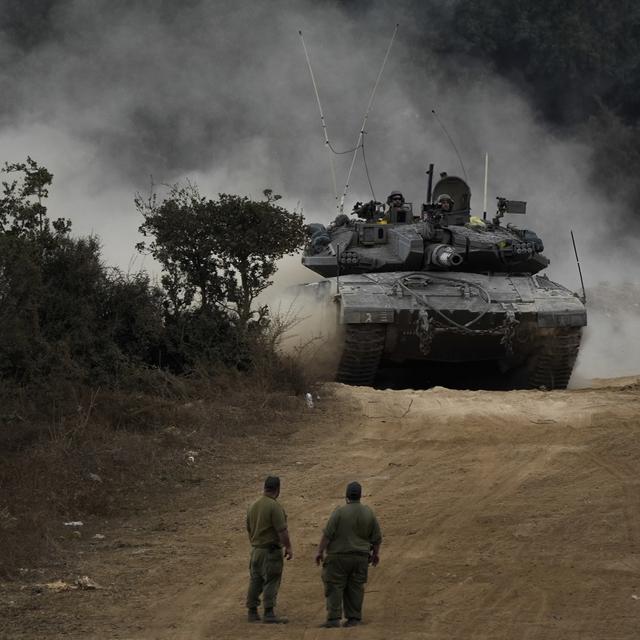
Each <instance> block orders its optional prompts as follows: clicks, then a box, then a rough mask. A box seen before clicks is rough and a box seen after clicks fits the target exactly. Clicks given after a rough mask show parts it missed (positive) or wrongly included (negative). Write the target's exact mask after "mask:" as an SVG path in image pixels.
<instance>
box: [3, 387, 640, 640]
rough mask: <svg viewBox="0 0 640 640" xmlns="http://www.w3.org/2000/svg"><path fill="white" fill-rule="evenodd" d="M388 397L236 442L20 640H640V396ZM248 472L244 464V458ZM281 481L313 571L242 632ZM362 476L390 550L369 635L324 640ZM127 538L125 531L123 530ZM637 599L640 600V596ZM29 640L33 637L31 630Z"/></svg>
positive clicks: (381, 394)
mask: <svg viewBox="0 0 640 640" xmlns="http://www.w3.org/2000/svg"><path fill="white" fill-rule="evenodd" d="M601 384H602V385H603V386H601V387H599V388H597V389H586V390H578V391H566V392H550V393H546V392H539V391H530V392H508V393H496V392H464V391H449V390H446V389H434V390H430V391H375V390H372V389H368V388H360V389H351V388H348V387H342V386H336V387H335V395H336V400H334V401H332V402H331V405H332V407H334V409H333V410H332V411H326V412H324V411H323V409H322V407H323V403H324V402H328V401H321V402H320V409H319V410H318V420H317V423H316V424H315V425H314V426H313V427H311V428H307V429H305V430H304V431H297V432H296V433H295V434H294V435H293V436H292V437H290V438H288V439H287V440H286V441H285V442H280V441H278V440H276V439H275V438H273V437H271V438H269V437H266V438H265V439H261V440H260V441H258V440H253V441H250V442H237V443H236V447H235V448H234V449H233V450H232V455H230V456H227V459H226V460H225V461H223V462H221V463H220V464H219V473H218V474H217V475H218V476H219V477H218V478H208V480H207V481H206V482H205V483H203V484H202V486H200V487H199V488H198V489H197V490H194V491H193V492H192V495H191V496H190V497H189V498H188V499H187V498H185V502H184V503H182V504H181V503H171V504H170V505H166V506H165V507H163V508H161V507H155V506H154V507H153V508H151V509H150V510H149V511H148V512H147V513H143V514H141V515H140V517H139V518H138V519H137V520H136V521H135V522H133V523H132V522H129V523H128V526H129V528H128V529H122V527H120V528H118V527H117V526H115V525H112V527H111V530H110V532H109V536H108V539H110V540H115V542H114V543H113V544H105V546H104V547H102V548H98V549H95V548H94V549H92V550H90V549H86V548H84V549H79V550H84V553H83V554H82V555H81V556H78V561H77V566H76V567H74V568H75V569H76V570H77V571H78V572H81V573H87V574H89V575H91V576H92V577H93V578H94V579H96V580H97V581H98V582H100V583H102V584H104V585H105V586H107V587H108V588H107V589H105V590H103V591H98V592H91V593H89V592H78V591H75V592H70V593H62V594H43V595H42V596H41V597H40V598H41V599H40V601H39V604H38V606H37V607H33V606H32V607H31V608H29V607H28V606H27V604H28V603H27V601H21V602H19V603H17V604H16V605H15V607H22V612H21V616H16V617H15V619H14V618H11V622H10V623H8V624H7V625H6V626H5V635H3V637H15V638H18V637H51V638H54V637H66V638H69V637H71V638H75V637H77V638H80V637H82V638H87V637H91V638H132V639H134V638H135V639H140V640H142V639H145V640H146V639H152V638H153V639H165V638H167V639H168V638H178V639H183V638H184V639H200V638H217V639H221V640H222V639H227V638H228V639H231V638H234V639H235V638H246V637H249V636H250V635H251V637H258V638H264V639H265V640H270V639H272V638H304V639H307V640H311V639H313V638H325V637H327V635H332V636H343V635H344V634H348V635H349V637H350V638H368V639H383V638H389V639H390V638H403V639H413V638H425V639H426V638H477V639H480V638H487V639H489V638H491V639H498V638H504V639H512V638H518V639H520V638H523V639H534V638H536V639H537V638H539V639H543V638H544V639H548V638H563V639H564V638H576V639H577V638H580V639H581V640H588V639H591V638H593V639H596V638H597V639H602V638H607V639H612V640H613V639H617V638H625V639H631V638H636V637H637V636H638V629H639V628H640V491H639V488H640V474H639V471H640V388H639V387H638V385H633V384H631V385H627V386H606V383H601ZM231 457H233V458H234V459H230V458H231ZM271 471H276V472H278V473H279V474H280V475H281V476H282V478H283V494H282V497H281V500H282V502H283V504H284V505H285V507H286V509H287V511H288V513H289V518H290V529H291V533H292V538H293V542H294V548H295V551H296V558H295V559H294V560H293V561H292V562H290V563H287V566H286V568H285V576H284V582H283V586H282V589H281V594H280V607H279V610H280V611H281V612H282V613H284V614H287V615H288V616H289V617H290V619H291V623H290V624H289V625H287V626H283V627H277V628H273V627H268V626H266V625H254V626H249V625H247V623H245V622H244V614H245V612H244V609H243V603H244V594H245V589H246V585H247V575H246V574H247V558H248V544H247V541H246V538H245V533H244V531H243V518H244V512H245V509H246V505H247V504H248V502H249V501H250V500H251V499H252V497H254V495H255V494H256V493H257V491H258V489H259V484H260V481H261V479H262V477H263V476H264V475H265V474H266V473H268V472H271ZM352 479H358V480H360V481H361V482H362V484H363V486H364V491H365V494H366V498H365V500H366V501H367V502H368V503H369V504H371V505H373V506H374V508H375V509H376V511H377V513H378V516H379V518H380V520H381V524H382V527H383V534H384V536H385V540H384V544H383V549H382V561H381V565H380V566H379V567H378V568H376V569H372V570H371V572H370V582H369V583H368V587H367V596H366V601H365V619H366V624H365V625H363V626H362V627H361V628H359V629H348V630H347V629H345V630H323V629H318V628H317V625H318V624H319V623H320V622H321V621H322V620H323V618H324V603H323V599H322V586H321V582H320V577H319V571H318V570H317V569H316V567H315V566H314V565H313V551H314V548H315V544H316V543H317V540H318V537H319V535H320V527H321V525H322V524H323V523H324V521H325V519H326V517H327V516H328V514H329V513H330V512H331V510H332V508H333V507H334V506H335V505H337V504H339V503H340V502H341V496H342V492H343V489H344V486H345V484H346V483H347V482H348V481H349V480H352ZM122 526H124V524H123V525H122ZM633 596H636V597H637V599H636V598H634V597H633ZM27 626H29V629H30V630H31V635H30V634H29V629H27Z"/></svg>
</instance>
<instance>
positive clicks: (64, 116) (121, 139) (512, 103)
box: [0, 0, 640, 378]
mask: <svg viewBox="0 0 640 640" xmlns="http://www.w3.org/2000/svg"><path fill="white" fill-rule="evenodd" d="M33 4H34V7H35V8H40V9H41V13H42V15H41V16H40V17H41V22H42V23H43V24H44V27H42V28H41V31H40V32H39V37H38V38H32V39H25V38H24V37H20V31H19V30H18V29H16V28H15V25H13V26H12V25H11V24H10V23H7V24H4V26H3V28H2V30H1V31H0V50H1V51H2V52H3V54H4V57H5V59H6V60H8V61H9V64H7V65H5V66H4V67H3V69H2V71H0V88H2V93H3V95H4V96H5V98H6V99H5V100H4V101H3V104H2V106H0V148H1V149H2V152H3V153H2V156H3V157H2V160H7V161H18V160H21V159H23V158H24V157H25V156H26V155H31V156H32V157H34V158H35V159H36V160H38V162H40V163H42V164H44V165H46V166H47V167H48V168H49V169H50V170H51V171H52V172H53V173H54V175H55V179H54V187H53V189H52V197H51V202H50V212H51V214H52V216H53V217H58V216H66V217H69V218H71V219H72V221H73V223H74V231H75V232H76V233H78V234H87V233H95V234H97V235H98V236H100V238H101V240H102V243H103V254H104V257H105V260H106V262H107V263H110V264H116V265H119V266H121V267H124V268H134V269H136V268H141V267H142V268H148V269H150V270H152V271H153V270H154V269H155V268H156V266H155V265H154V264H153V263H152V262H150V261H149V260H148V259H147V260H145V259H144V258H142V257H140V256H139V255H138V254H136V252H135V250H134V246H135V244H136V242H137V241H138V239H139V238H138V234H137V227H138V225H139V223H140V220H139V219H138V217H137V214H136V212H135V210H134V207H133V195H134V193H135V192H137V191H141V192H144V191H146V190H147V189H148V187H149V183H150V180H151V176H152V179H153V181H154V182H155V183H156V184H162V183H169V184H170V183H173V182H176V181H179V180H183V179H186V178H188V179H190V180H192V181H194V182H196V183H197V184H198V185H199V187H200V189H201V191H202V192H203V193H205V194H210V195H215V194H216V193H218V192H227V193H241V194H247V195H250V196H255V197H257V196H259V195H260V194H261V192H262V190H263V189H264V188H266V187H270V188H273V189H274V190H275V191H276V192H277V193H280V194H282V195H283V201H282V202H283V204H284V205H285V206H287V207H289V208H298V209H301V210H302V211H303V213H304V215H305V217H306V218H307V219H308V220H310V221H311V220H318V221H321V222H328V221H330V220H331V219H332V218H333V217H334V216H335V214H336V210H335V200H334V196H335V194H334V193H333V189H332V184H331V178H330V172H329V157H328V154H327V149H326V147H325V145H324V144H323V137H322V132H321V128H320V119H319V116H318V112H317V106H316V103H315V97H314V94H313V89H312V86H311V81H310V78H309V73H308V69H307V67H306V62H305V59H304V54H303V50H302V47H301V44H300V40H299V36H298V30H299V29H302V31H303V33H304V37H305V42H306V44H307V47H308V48H309V52H310V55H311V61H312V64H313V66H314V72H315V75H316V79H317V81H318V85H319V90H320V95H321V98H322V102H323V106H324V111H325V116H326V121H327V124H328V128H329V136H330V138H331V140H332V142H333V144H334V146H335V147H337V148H338V149H348V148H350V147H352V146H353V144H354V142H355V140H356V138H357V135H358V131H359V127H360V125H361V122H362V117H363V114H364V110H365V108H366V105H367V102H368V98H369V94H370V91H371V88H372V86H373V83H374V81H375V78H376V75H377V73H378V71H379V68H380V64H381V62H382V58H383V56H384V51H385V49H386V46H387V44H388V41H389V38H390V37H391V34H392V31H393V27H394V25H395V23H399V24H400V29H399V32H398V37H397V40H396V42H395V44H394V48H393V50H392V52H391V56H390V58H389V62H388V64H387V68H386V69H385V72H384V75H383V77H382V81H381V84H380V87H379V89H378V93H377V96H376V100H375V103H374V107H373V110H372V112H371V114H370V117H369V121H368V124H367V129H366V135H365V149H366V159H367V165H368V169H369V173H370V176H371V179H372V184H373V191H374V193H373V194H372V193H371V190H370V188H369V184H368V181H367V177H366V174H365V170H364V165H363V163H362V158H361V157H360V158H359V161H358V162H357V164H356V169H355V171H354V174H353V177H352V180H351V187H350V191H349V196H348V197H347V200H346V209H347V210H349V209H350V207H351V205H352V204H353V202H355V201H356V200H367V199H371V197H372V195H375V197H376V198H377V199H379V200H381V199H384V198H385V196H386V194H387V193H388V192H389V191H391V190H393V189H400V190H402V191H403V192H404V193H405V196H406V198H407V200H409V201H413V202H414V203H420V202H422V201H423V200H424V194H425V190H426V179H425V170H426V168H427V166H428V163H429V162H434V163H435V164H436V171H437V172H438V171H447V172H448V173H450V174H461V173H465V172H466V174H467V175H468V178H469V182H470V184H471V189H472V193H473V196H472V207H473V208H474V212H475V213H477V214H478V213H481V207H482V188H483V173H484V166H483V162H484V154H485V153H488V154H489V159H490V172H489V190H488V191H489V193H488V196H489V197H488V202H489V209H490V210H489V214H491V213H492V212H493V210H494V207H493V206H492V204H495V198H496V197H497V196H505V197H509V198H514V199H521V200H526V201H527V202H528V210H529V213H528V214H527V215H526V217H525V218H524V219H523V217H522V216H508V217H509V218H511V219H509V220H507V221H508V222H513V223H515V224H517V225H519V226H527V227H530V228H532V229H534V230H536V231H538V232H539V234H540V235H541V236H542V237H543V239H544V241H545V245H546V254H547V255H548V257H549V258H550V259H551V261H552V264H551V267H550V269H549V275H550V277H551V278H553V279H555V280H558V281H559V282H562V283H563V284H565V285H566V286H568V287H570V288H572V289H574V290H577V289H578V287H579V279H578V273H577V269H576V266H575V258H574V255H573V249H572V247H571V241H570V235H569V232H570V230H571V229H573V230H574V231H575V234H576V240H577V242H578V247H579V249H580V259H581V263H582V267H583V272H584V275H585V279H586V282H587V285H588V286H593V285H595V284H597V283H598V282H600V281H603V280H606V281H608V282H610V283H614V284H617V283H621V282H622V281H624V280H626V279H628V277H629V274H633V273H638V272H639V271H638V266H640V255H639V251H638V248H637V246H638V243H637V242H635V239H634V238H630V237H626V236H625V234H624V233H620V231H619V229H616V230H615V231H614V230H613V227H612V225H611V224H610V223H609V220H608V216H609V215H610V213H611V206H612V205H611V202H610V201H609V200H607V199H605V197H604V195H603V194H602V192H601V191H600V190H599V188H598V184H597V183H593V182H592V181H591V179H590V176H591V175H592V161H593V158H592V156H591V154H592V151H591V149H590V148H589V147H588V146H586V145H584V144H583V143H581V141H580V140H578V139H572V138H570V137H567V136H560V135H558V134H557V133H555V132H554V131H551V130H549V129H548V128H547V127H546V126H545V124H544V123H543V122H541V120H540V119H539V117H538V114H536V113H535V112H534V111H533V110H532V108H531V106H530V105H529V104H528V103H527V101H526V99H525V98H524V97H523V96H522V95H520V94H519V93H518V92H517V91H516V90H515V89H514V87H513V86H512V85H510V84H509V83H507V82H505V81H503V80H501V79H500V78H498V77H496V76H495V75H492V74H491V73H489V72H488V71H487V69H485V68H483V67H482V66H481V65H479V64H478V63H477V62H476V61H473V60H469V61H467V63H466V64H460V61H459V60H457V61H456V62H455V64H453V63H452V61H449V60H447V59H444V58H443V57H442V56H440V55H438V54H437V53H436V52H431V53H429V52H428V46H429V45H428V38H427V39H420V37H419V36H420V34H416V33H414V32H413V28H414V27H412V24H413V21H412V14H411V3H404V4H400V5H399V7H397V8H390V7H387V6H385V5H383V3H375V2H374V3H370V8H369V10H368V11H366V13H364V14H358V15H356V14H355V13H354V12H348V11H346V10H343V9H341V8H340V7H339V6H338V5H336V4H333V3H328V2H323V3H311V2H293V1H291V0H275V1H274V2H270V3H260V2H257V1H248V0H235V1H231V0H218V1H217V2H215V3H209V2H205V1H204V0H189V1H187V2H184V3H180V4H179V5H178V4H175V5H173V4H170V3H157V2H153V1H151V0H141V1H139V2H136V3H125V2H120V1H116V2H113V1H107V0H96V1H95V2H92V3H81V2H77V1H72V0H58V1H51V0H49V1H47V2H45V1H40V2H35V0H34V2H33ZM451 4H452V3H451V2H446V1H445V0H442V2H441V3H437V2H434V3H433V6H434V20H437V15H436V14H437V13H438V11H448V10H450V7H451ZM43 7H44V8H46V11H45V10H44V9H43ZM416 42H419V47H420V51H415V50H414V47H415V43H416ZM432 109H436V110H437V113H438V114H439V117H440V119H441V120H442V121H443V122H444V124H445V126H446V128H447V130H448V132H449V133H450V135H451V137H452V138H453V139H454V141H455V143H456V146H457V147H458V149H459V152H460V155H461V157H462V159H463V162H464V169H463V168H462V167H460V164H459V161H458V158H457V155H456V153H455V151H454V149H453V148H452V146H451V144H450V143H449V141H448V139H447V136H446V135H445V134H444V133H443V131H442V130H441V129H440V126H439V125H438V124H437V122H436V121H435V120H434V118H433V115H432V113H431V110H432ZM333 160H334V161H335V167H336V173H337V176H338V183H339V184H338V187H339V189H340V190H341V189H342V187H343V186H344V181H345V179H346V173H347V169H348V165H349V163H350V161H351V157H350V155H349V154H346V155H342V156H336V157H335V158H333ZM317 279H318V278H317V276H316V275H315V274H313V273H311V272H309V271H307V270H305V269H304V268H303V267H301V265H300V264H299V262H298V259H297V258H287V259H285V261H283V263H282V264H281V268H280V270H279V272H278V274H277V282H276V286H275V287H274V288H273V289H271V290H270V291H269V292H268V296H267V298H268V301H269V303H270V305H271V306H272V307H274V308H275V307H278V306H280V307H282V306H284V305H286V304H287V303H288V302H287V301H288V297H287V296H288V294H286V291H287V289H288V288H289V287H290V286H292V285H294V284H297V283H301V282H310V281H316V280H317ZM317 313H318V312H317V311H314V312H312V314H311V315H312V316H315V315H317ZM590 322H591V325H590V327H589V328H588V330H587V332H586V334H585V342H584V351H583V353H582V354H581V356H580V360H579V366H578V369H579V373H580V375H581V376H583V377H585V378H588V377H592V375H600V371H601V370H606V371H607V372H608V373H610V374H611V375H614V374H616V373H617V372H622V371H623V370H624V371H626V370H627V369H634V365H633V363H632V362H629V363H628V365H627V364H625V365H624V367H622V366H621V365H622V363H623V362H625V363H626V362H627V358H626V356H628V355H629V352H628V349H626V348H625V344H626V340H620V344H618V341H617V338H618V337H620V336H622V335H623V334H625V332H626V333H627V334H629V335H631V336H632V335H634V334H637V330H636V329H637V328H638V325H639V324H640V322H639V320H638V316H637V315H636V314H635V312H633V311H630V312H629V313H628V314H627V315H625V321H624V323H623V324H622V325H621V326H624V331H622V330H620V331H618V332H617V333H616V341H612V340H610V335H611V323H610V322H609V321H608V320H607V318H606V316H604V318H602V317H601V316H599V315H597V314H593V315H592V316H590ZM311 325H313V323H311ZM312 328H313V327H312ZM603 345H606V346H607V348H606V349H603V348H602V346H603ZM618 349H619V350H618ZM623 356H624V357H623ZM632 360H633V358H632ZM636 363H637V365H636V366H635V370H636V371H637V369H638V367H639V366H640V361H638V360H637V359H636ZM605 364H606V366H605Z"/></svg>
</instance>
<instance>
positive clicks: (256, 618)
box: [247, 607, 260, 622]
mask: <svg viewBox="0 0 640 640" xmlns="http://www.w3.org/2000/svg"><path fill="white" fill-rule="evenodd" d="M247 622H260V614H259V613H258V609H257V608H256V607H253V608H251V609H249V610H248V611H247Z"/></svg>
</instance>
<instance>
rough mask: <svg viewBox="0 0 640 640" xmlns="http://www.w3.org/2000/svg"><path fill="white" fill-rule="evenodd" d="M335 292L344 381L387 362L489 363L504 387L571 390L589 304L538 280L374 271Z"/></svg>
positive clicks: (365, 378)
mask: <svg viewBox="0 0 640 640" xmlns="http://www.w3.org/2000/svg"><path fill="white" fill-rule="evenodd" d="M330 280H334V279H330ZM334 286H335V289H336V291H337V295H336V296H335V301H336V303H337V305H338V318H339V324H340V325H342V327H343V335H344V343H343V350H342V354H341V357H340V363H339V365H338V372H337V379H338V381H341V382H346V383H349V384H372V383H373V382H374V380H375V378H376V374H377V372H378V369H379V368H380V367H383V366H385V365H388V364H395V365H402V364H403V363H409V362H415V361H428V362H431V363H438V362H439V363H459V364H462V363H478V362H486V363H490V362H491V363H494V364H496V363H497V366H498V368H499V370H500V371H501V372H503V373H504V376H505V380H506V384H505V386H506V387H507V388H538V387H545V388H565V387H566V386H567V384H568V382H569V378H570V376H571V372H572V370H573V366H574V363H575V360H576V357H577V354H578V349H579V346H580V337H581V332H582V327H584V326H585V325H586V323H587V316H586V309H585V306H584V304H583V303H582V302H581V301H580V300H579V299H578V298H577V297H576V296H575V295H574V294H573V293H572V292H571V291H569V290H568V289H566V288H565V287H563V286H562V285H559V284H557V283H555V282H553V281H551V280H549V279H548V278H546V277H545V276H539V275H517V274H493V275H487V274H481V273H461V272H440V273H433V272H423V271H421V272H387V273H375V274H372V273H368V274H361V275H348V276H342V277H340V279H339V281H338V282H334Z"/></svg>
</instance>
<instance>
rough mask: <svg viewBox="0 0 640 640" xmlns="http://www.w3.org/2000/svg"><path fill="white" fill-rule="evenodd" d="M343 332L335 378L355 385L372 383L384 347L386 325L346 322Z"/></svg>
mask: <svg viewBox="0 0 640 640" xmlns="http://www.w3.org/2000/svg"><path fill="white" fill-rule="evenodd" d="M344 333H345V335H344V349H343V351H342V356H341V358H340V364H339V365H338V372H337V374H336V380H337V381H338V382H344V383H345V384H352V385H357V386H363V385H371V384H373V381H374V379H375V377H376V373H377V371H378V365H379V364H380V358H381V356H382V351H383V349H384V340H385V334H386V326H385V325H383V324H347V325H345V329H344Z"/></svg>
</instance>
